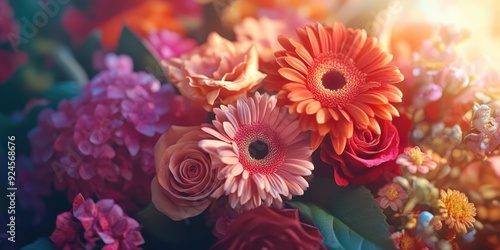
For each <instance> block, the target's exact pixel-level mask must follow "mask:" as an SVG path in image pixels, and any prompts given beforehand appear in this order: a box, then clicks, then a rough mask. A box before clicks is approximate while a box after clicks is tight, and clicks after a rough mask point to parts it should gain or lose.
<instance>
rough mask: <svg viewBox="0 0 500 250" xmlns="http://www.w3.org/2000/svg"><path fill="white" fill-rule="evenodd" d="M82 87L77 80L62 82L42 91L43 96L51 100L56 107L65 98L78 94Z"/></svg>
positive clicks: (51, 103)
mask: <svg viewBox="0 0 500 250" xmlns="http://www.w3.org/2000/svg"><path fill="white" fill-rule="evenodd" d="M81 89H82V87H81V86H80V85H79V84H78V83H77V82H73V81H70V82H62V83H59V84H57V85H55V86H54V87H52V88H50V89H47V90H45V91H43V92H42V93H41V97H42V98H45V99H47V100H49V103H50V106H51V107H52V108H56V107H57V105H58V104H59V102H60V101H61V100H63V99H71V98H73V97H75V96H77V95H78V94H79V93H80V91H81Z"/></svg>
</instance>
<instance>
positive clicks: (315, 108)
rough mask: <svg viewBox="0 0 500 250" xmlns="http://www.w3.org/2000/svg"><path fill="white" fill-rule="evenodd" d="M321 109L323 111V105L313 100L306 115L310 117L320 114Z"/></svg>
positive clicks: (307, 108) (308, 105)
mask: <svg viewBox="0 0 500 250" xmlns="http://www.w3.org/2000/svg"><path fill="white" fill-rule="evenodd" d="M319 109H321V103H320V102H318V101H316V100H313V101H312V102H310V103H309V104H307V107H306V114H308V115H312V114H315V113H316V112H318V110H319Z"/></svg>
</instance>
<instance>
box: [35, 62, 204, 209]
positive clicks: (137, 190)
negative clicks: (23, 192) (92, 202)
mask: <svg viewBox="0 0 500 250" xmlns="http://www.w3.org/2000/svg"><path fill="white" fill-rule="evenodd" d="M105 63H106V66H107V70H105V71H103V72H101V73H100V74H99V75H97V76H96V77H95V78H94V79H92V80H91V81H90V82H89V83H88V84H87V85H86V86H85V87H84V89H83V90H82V93H81V95H80V96H78V97H76V98H74V99H72V100H70V101H62V102H61V103H60V104H59V107H58V110H57V111H54V110H51V109H45V110H43V111H42V112H41V113H40V115H39V123H38V127H36V128H35V129H33V130H32V131H30V133H29V138H30V141H31V144H32V157H33V162H34V164H35V167H37V168H38V169H39V170H40V171H45V172H51V171H52V172H51V174H52V176H54V184H55V187H56V189H58V190H66V191H67V192H68V196H69V197H70V198H72V197H74V196H75V195H76V194H77V193H83V195H85V196H90V195H94V194H95V195H96V196H97V197H98V198H100V199H103V198H112V199H114V200H115V201H116V202H118V204H120V205H121V206H122V207H123V209H125V210H126V211H128V212H134V211H138V209H139V207H140V206H143V205H146V204H148V203H149V202H150V197H151V195H150V192H151V191H150V188H149V185H150V183H151V180H152V178H153V176H154V157H153V152H154V145H155V143H156V141H157V140H158V138H159V136H160V135H161V134H162V133H164V132H165V131H167V129H168V128H169V127H170V126H171V125H174V124H175V125H180V124H182V125H184V124H185V123H186V121H183V120H181V119H182V118H183V117H185V116H187V114H193V113H195V114H199V113H198V112H199V111H198V110H196V109H195V108H194V107H192V106H190V104H189V103H188V101H187V100H186V99H184V98H182V97H181V99H179V97H177V96H175V93H174V90H173V87H172V86H171V85H170V84H165V85H161V84H160V82H159V81H158V80H157V79H155V78H154V77H153V76H152V75H150V74H146V73H144V72H132V68H133V67H132V60H131V59H130V58H129V57H126V56H116V55H108V56H107V57H106V59H105ZM171 106H174V107H176V109H172V108H171ZM179 107H180V108H179ZM179 110H182V111H184V112H186V114H179ZM202 112H203V111H202ZM204 121H205V117H204V116H203V115H197V116H195V118H192V119H191V120H189V122H192V124H189V125H199V124H201V123H202V122H204Z"/></svg>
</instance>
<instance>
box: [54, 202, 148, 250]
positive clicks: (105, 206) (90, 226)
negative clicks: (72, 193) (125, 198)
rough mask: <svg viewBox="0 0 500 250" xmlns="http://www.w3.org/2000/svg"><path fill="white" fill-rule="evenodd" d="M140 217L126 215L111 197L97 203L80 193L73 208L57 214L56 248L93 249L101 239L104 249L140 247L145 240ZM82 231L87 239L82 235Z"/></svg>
mask: <svg viewBox="0 0 500 250" xmlns="http://www.w3.org/2000/svg"><path fill="white" fill-rule="evenodd" d="M139 230H140V226H139V223H137V221H135V220H134V219H132V218H130V217H128V216H126V215H125V214H124V213H123V210H122V209H121V207H120V206H118V205H116V204H115V203H114V201H113V200H111V199H104V200H100V201H98V202H97V203H94V201H93V200H92V199H87V200H85V199H84V198H83V196H82V195H81V194H78V195H77V196H76V197H75V199H74V201H73V208H72V209H71V211H70V212H65V213H62V214H60V215H59V216H58V217H57V222H56V229H55V230H54V232H53V233H52V235H51V237H50V239H51V240H52V241H53V242H54V244H55V245H56V247H57V249H68V250H69V249H83V248H82V247H81V246H82V243H84V246H85V249H94V248H95V247H96V245H97V244H101V243H100V242H101V241H102V242H103V243H104V244H105V246H104V247H103V248H102V249H106V250H111V249H116V250H117V249H140V248H138V247H137V246H139V245H141V244H143V243H144V239H143V238H142V235H141V233H140V232H139ZM82 234H83V238H84V240H85V242H82V239H80V235H82Z"/></svg>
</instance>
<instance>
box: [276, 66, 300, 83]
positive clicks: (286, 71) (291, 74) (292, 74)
mask: <svg viewBox="0 0 500 250" xmlns="http://www.w3.org/2000/svg"><path fill="white" fill-rule="evenodd" d="M278 72H279V73H280V75H282V76H283V77H284V78H286V79H288V80H290V81H293V82H305V81H306V78H305V77H304V76H303V75H302V74H301V73H299V72H297V71H296V70H294V69H291V68H281V69H279V70H278Z"/></svg>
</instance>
